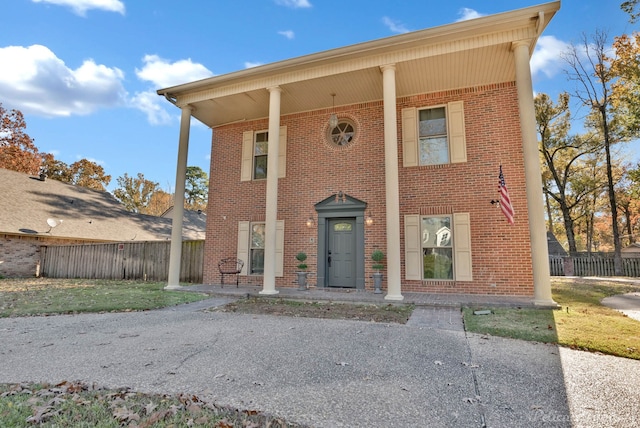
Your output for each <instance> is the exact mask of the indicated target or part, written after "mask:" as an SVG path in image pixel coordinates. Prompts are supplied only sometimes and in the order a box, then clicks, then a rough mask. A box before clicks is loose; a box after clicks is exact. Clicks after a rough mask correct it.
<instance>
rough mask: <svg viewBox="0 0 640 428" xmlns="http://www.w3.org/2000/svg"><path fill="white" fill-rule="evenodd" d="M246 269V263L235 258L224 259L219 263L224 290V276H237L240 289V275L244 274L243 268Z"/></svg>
mask: <svg viewBox="0 0 640 428" xmlns="http://www.w3.org/2000/svg"><path fill="white" fill-rule="evenodd" d="M243 267H244V262H243V261H242V260H240V259H237V258H235V257H227V258H226V259H222V260H220V261H219V262H218V270H219V271H220V275H222V288H224V276H225V275H235V276H236V288H238V280H239V279H240V278H239V277H238V275H239V274H240V272H242V268H243Z"/></svg>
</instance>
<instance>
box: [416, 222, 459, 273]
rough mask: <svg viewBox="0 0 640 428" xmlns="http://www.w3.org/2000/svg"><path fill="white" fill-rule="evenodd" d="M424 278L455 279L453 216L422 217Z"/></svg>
mask: <svg viewBox="0 0 640 428" xmlns="http://www.w3.org/2000/svg"><path fill="white" fill-rule="evenodd" d="M420 226H421V242H422V264H423V278H424V279H450V280H452V279H453V235H452V230H451V216H430V217H422V219H421V225H420Z"/></svg>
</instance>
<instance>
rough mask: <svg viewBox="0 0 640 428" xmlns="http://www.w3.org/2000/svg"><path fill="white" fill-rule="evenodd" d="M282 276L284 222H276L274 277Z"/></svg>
mask: <svg viewBox="0 0 640 428" xmlns="http://www.w3.org/2000/svg"><path fill="white" fill-rule="evenodd" d="M283 275H284V220H278V221H277V222H276V276H283Z"/></svg>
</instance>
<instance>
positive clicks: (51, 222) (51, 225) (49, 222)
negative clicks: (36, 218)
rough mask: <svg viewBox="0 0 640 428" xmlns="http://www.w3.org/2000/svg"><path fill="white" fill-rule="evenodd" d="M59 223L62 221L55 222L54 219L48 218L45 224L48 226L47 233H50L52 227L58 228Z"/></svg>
mask: <svg viewBox="0 0 640 428" xmlns="http://www.w3.org/2000/svg"><path fill="white" fill-rule="evenodd" d="M60 223H62V220H56V219H54V218H48V219H47V224H48V225H49V230H47V233H49V232H51V229H53V228H54V227H56V226H58V225H59V224H60Z"/></svg>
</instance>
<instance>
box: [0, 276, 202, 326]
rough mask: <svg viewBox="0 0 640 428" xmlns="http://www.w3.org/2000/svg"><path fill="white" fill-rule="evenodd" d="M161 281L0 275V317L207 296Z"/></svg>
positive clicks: (140, 307) (138, 307)
mask: <svg viewBox="0 0 640 428" xmlns="http://www.w3.org/2000/svg"><path fill="white" fill-rule="evenodd" d="M164 286H165V284H164V283H161V282H142V281H110V280H91V279H49V278H26V279H6V278H5V279H0V317H19V316H32V315H53V314H70V313H83V312H124V311H144V310H150V309H158V308H163V307H167V306H173V305H178V304H181V303H189V302H194V301H198V300H202V299H204V298H207V297H208V296H207V295H205V294H203V293H192V292H183V291H166V290H164Z"/></svg>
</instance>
